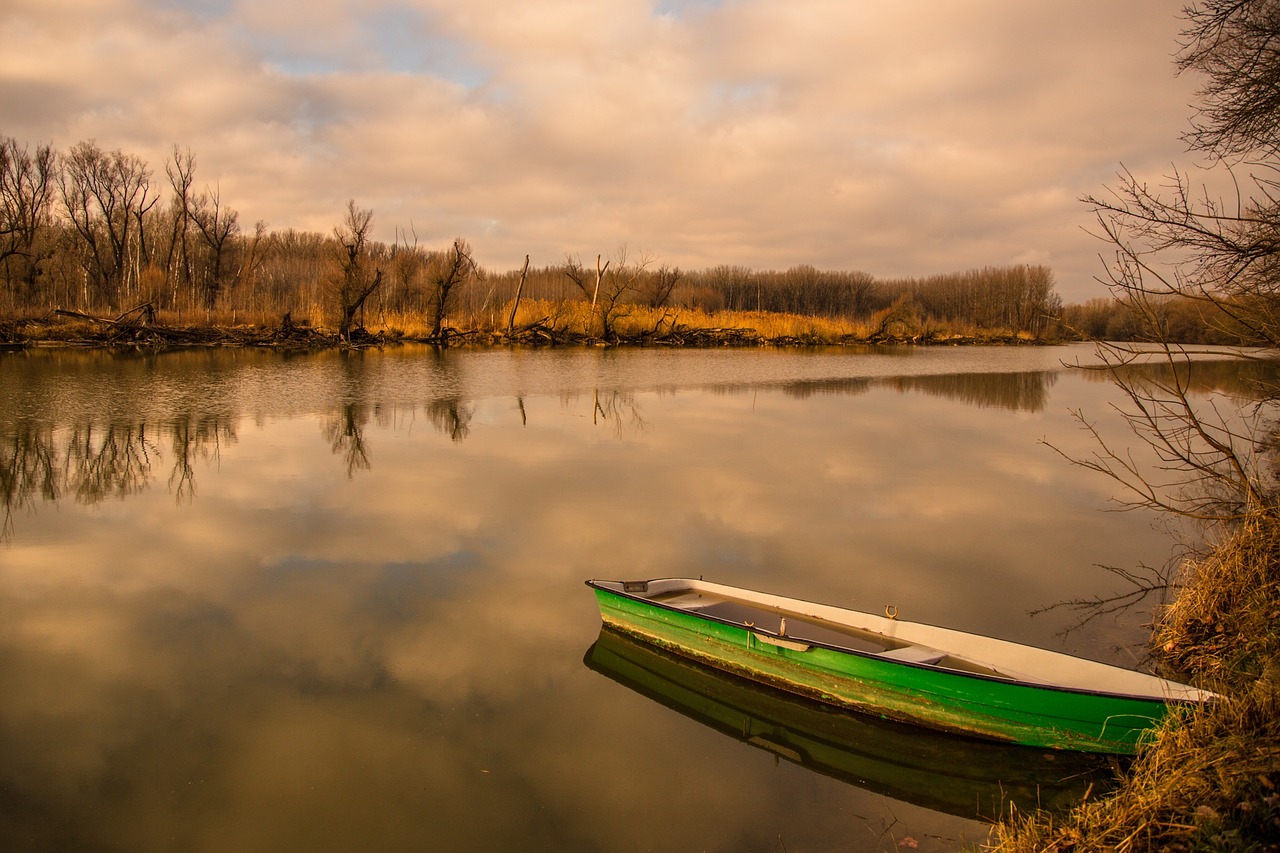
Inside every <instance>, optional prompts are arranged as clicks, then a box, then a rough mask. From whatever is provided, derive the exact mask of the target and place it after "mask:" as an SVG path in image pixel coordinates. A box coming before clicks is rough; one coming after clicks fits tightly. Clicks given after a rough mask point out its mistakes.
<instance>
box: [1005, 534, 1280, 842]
mask: <svg viewBox="0 0 1280 853" xmlns="http://www.w3.org/2000/svg"><path fill="white" fill-rule="evenodd" d="M1186 568H1187V570H1188V572H1189V579H1188V581H1187V584H1186V586H1185V587H1184V588H1183V590H1182V591H1181V593H1180V595H1179V597H1178V598H1177V600H1176V601H1175V602H1174V603H1173V604H1172V605H1171V606H1170V607H1169V608H1168V609H1167V610H1166V612H1165V613H1164V614H1163V617H1162V618H1161V621H1160V624H1159V625H1158V626H1157V630H1156V634H1155V641H1156V644H1157V653H1158V654H1160V655H1161V656H1162V657H1163V658H1164V659H1165V660H1166V661H1168V662H1170V663H1171V664H1173V665H1175V666H1176V667H1177V668H1178V669H1180V670H1182V671H1184V672H1186V673H1188V674H1189V675H1190V677H1191V678H1192V680H1194V681H1195V682H1196V683H1197V684H1199V685H1201V686H1205V687H1209V688H1211V689H1214V690H1216V691H1218V692H1219V693H1220V694H1222V697H1221V698H1220V699H1219V700H1218V701H1217V702H1215V703H1213V704H1212V705H1209V706H1207V707H1204V708H1200V709H1194V710H1191V711H1189V712H1187V713H1185V714H1181V715H1172V716H1171V717H1170V718H1169V719H1168V720H1167V722H1166V723H1165V725H1164V726H1163V727H1162V728H1161V729H1160V730H1159V731H1158V732H1157V735H1156V738H1155V740H1154V742H1153V743H1152V744H1151V745H1150V746H1149V747H1147V748H1146V749H1144V750H1143V751H1142V752H1141V753H1140V754H1139V756H1138V757H1137V758H1136V759H1135V761H1134V763H1133V764H1132V766H1131V767H1130V768H1129V770H1128V771H1127V773H1126V774H1125V775H1124V777H1123V778H1122V779H1121V784H1120V786H1119V787H1118V788H1117V790H1116V791H1115V792H1114V793H1112V794H1111V795H1109V796H1108V797H1106V798H1104V799H1100V800H1098V801H1095V802H1093V803H1087V804H1084V805H1082V806H1080V807H1078V808H1077V809H1076V810H1075V811H1073V812H1072V813H1071V814H1070V815H1069V816H1067V817H1065V818H1055V817H1053V816H1052V815H1048V814H1033V815H1025V816H1014V817H1012V818H1011V819H1010V820H1008V821H1006V822H1005V823H1004V824H1002V825H1000V826H998V827H997V828H996V829H995V831H994V835H993V839H992V840H993V847H992V848H991V849H996V850H1001V851H1006V853H1024V852H1025V853H1030V851H1034V853H1047V851H1055V853H1066V851H1085V850H1116V851H1157V850H1160V851H1170V853H1173V851H1193V850H1212V851H1280V519H1277V518H1276V516H1275V515H1274V514H1272V513H1270V512H1263V511H1259V512H1256V513H1254V514H1253V515H1251V516H1250V517H1249V518H1247V519H1246V520H1245V522H1244V523H1243V524H1241V525H1240V526H1239V527H1238V528H1236V529H1234V530H1233V531H1232V532H1231V534H1230V535H1229V536H1228V537H1227V538H1226V539H1224V541H1222V542H1221V543H1219V544H1218V545H1217V547H1216V548H1214V549H1213V550H1212V551H1211V552H1210V553H1209V554H1207V555H1206V556H1204V557H1203V558H1202V559H1199V560H1195V561H1191V562H1189V563H1188V564H1187V567H1186Z"/></svg>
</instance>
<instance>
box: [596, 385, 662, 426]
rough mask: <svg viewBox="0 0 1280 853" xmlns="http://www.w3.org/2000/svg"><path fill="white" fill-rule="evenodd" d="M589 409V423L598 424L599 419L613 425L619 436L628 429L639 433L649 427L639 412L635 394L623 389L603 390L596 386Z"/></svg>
mask: <svg viewBox="0 0 1280 853" xmlns="http://www.w3.org/2000/svg"><path fill="white" fill-rule="evenodd" d="M594 398H595V399H594V403H593V408H592V410H591V423H593V424H597V425H599V424H600V422H601V421H603V422H605V423H606V424H608V425H610V426H612V427H613V431H614V433H616V434H617V436H618V437H619V438H621V437H622V436H624V435H626V434H627V432H628V431H631V432H635V433H641V432H645V431H647V430H648V429H649V422H648V421H646V420H645V419H644V415H642V414H641V409H640V404H639V403H638V402H636V395H635V394H631V393H628V392H624V391H605V392H604V393H603V394H602V393H600V389H599V388H597V389H596V391H595V395H594Z"/></svg>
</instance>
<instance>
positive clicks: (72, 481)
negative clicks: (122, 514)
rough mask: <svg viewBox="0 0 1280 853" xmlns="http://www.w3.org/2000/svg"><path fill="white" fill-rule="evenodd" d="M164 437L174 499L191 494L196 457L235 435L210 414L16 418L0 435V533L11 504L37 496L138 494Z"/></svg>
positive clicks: (5, 532) (31, 502) (4, 533)
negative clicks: (0, 508) (65, 422)
mask: <svg viewBox="0 0 1280 853" xmlns="http://www.w3.org/2000/svg"><path fill="white" fill-rule="evenodd" d="M166 434H167V435H168V437H169V438H170V440H171V441H170V446H171V447H172V452H173V469H172V471H171V472H170V475H169V485H170V488H172V489H173V491H174V493H175V494H176V495H177V497H178V498H179V499H182V498H184V497H186V498H190V497H191V496H192V495H193V494H194V493H195V461H196V460H201V459H205V460H207V459H211V458H216V456H217V454H218V452H219V449H220V447H221V444H222V443H224V442H229V441H234V440H235V432H234V429H233V427H232V426H231V424H230V422H229V421H227V420H226V419H224V418H221V417H216V416H200V417H197V416H189V417H185V418H176V419H174V420H172V421H170V422H169V423H167V424H164V425H159V426H157V425H149V424H147V423H145V422H138V423H133V422H123V421H114V422H108V423H106V424H100V423H96V422H94V421H92V420H86V421H81V422H77V423H73V424H71V425H70V426H67V427H65V428H63V427H55V426H53V425H51V424H48V423H39V424H38V423H35V422H32V421H20V422H18V423H16V424H14V425H13V426H12V427H11V428H10V430H9V432H8V434H7V435H4V436H3V437H0V500H3V502H4V520H3V525H2V526H0V539H7V538H8V537H9V536H11V535H12V534H13V514H14V511H15V510H22V509H28V510H34V509H35V507H36V501H37V499H39V500H40V501H43V502H46V503H56V502H57V501H59V500H61V499H63V498H65V497H68V496H69V497H70V498H71V499H72V500H74V501H75V502H76V503H81V504H88V505H93V504H98V503H101V502H102V501H103V500H106V499H107V498H112V497H127V496H129V495H134V494H137V493H139V492H141V491H143V490H144V489H146V488H147V486H148V485H149V484H150V482H151V478H152V473H153V469H154V466H155V464H156V463H157V462H158V461H160V459H161V453H160V451H159V443H158V441H156V440H155V439H157V438H163V437H164V436H165V435H166Z"/></svg>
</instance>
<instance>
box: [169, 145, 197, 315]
mask: <svg viewBox="0 0 1280 853" xmlns="http://www.w3.org/2000/svg"><path fill="white" fill-rule="evenodd" d="M164 172H165V176H166V177H168V179H169V186H170V187H172V188H173V200H172V202H171V204H170V216H171V217H172V220H173V228H172V232H171V233H170V235H169V251H168V255H167V257H166V258H165V269H166V270H167V271H168V273H169V275H170V276H176V279H177V281H176V285H178V286H181V287H185V288H186V289H187V290H188V291H191V290H193V289H194V287H195V280H194V278H193V276H192V271H191V243H190V239H189V237H190V233H191V220H192V217H191V208H192V204H193V202H194V198H193V197H192V194H191V187H192V185H193V184H194V182H195V172H196V159H195V155H193V154H192V153H191V149H189V148H188V149H186V150H183V149H180V148H179V147H178V146H177V145H174V146H173V161H172V162H170V163H166V164H165V167H164ZM175 267H176V269H175ZM175 290H176V288H175Z"/></svg>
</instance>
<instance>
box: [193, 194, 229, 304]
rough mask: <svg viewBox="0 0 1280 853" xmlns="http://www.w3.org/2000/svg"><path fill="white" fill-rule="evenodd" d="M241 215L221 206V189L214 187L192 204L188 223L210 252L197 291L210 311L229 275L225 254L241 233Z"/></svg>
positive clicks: (227, 258) (226, 255) (227, 259)
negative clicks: (197, 231) (195, 230)
mask: <svg viewBox="0 0 1280 853" xmlns="http://www.w3.org/2000/svg"><path fill="white" fill-rule="evenodd" d="M239 219H240V214H239V213H238V212H237V211H235V210H233V209H232V208H230V207H227V206H225V205H224V204H223V203H222V190H221V188H219V187H215V188H214V189H212V190H206V191H205V192H202V193H201V194H200V195H199V196H198V197H197V198H196V199H195V200H194V202H193V203H192V206H191V220H192V221H193V222H194V223H195V224H196V228H197V229H198V230H199V232H200V236H201V237H202V238H203V239H204V244H205V247H206V248H207V249H208V253H209V265H208V267H207V268H206V269H205V270H203V271H202V274H201V275H200V291H201V294H202V295H203V297H204V306H205V307H206V308H212V307H213V306H214V305H215V304H216V303H217V301H218V294H220V293H221V292H222V290H223V288H224V287H225V285H226V279H227V277H228V275H229V274H230V273H231V270H230V260H229V257H228V255H229V254H230V249H231V247H232V246H233V245H234V242H235V238H236V237H237V236H238V235H239V233H240V222H239Z"/></svg>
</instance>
